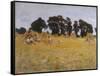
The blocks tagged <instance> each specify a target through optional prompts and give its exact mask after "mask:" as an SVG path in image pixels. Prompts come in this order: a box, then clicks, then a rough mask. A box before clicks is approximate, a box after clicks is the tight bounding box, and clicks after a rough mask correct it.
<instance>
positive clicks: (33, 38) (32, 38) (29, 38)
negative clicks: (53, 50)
mask: <svg viewBox="0 0 100 76" xmlns="http://www.w3.org/2000/svg"><path fill="white" fill-rule="evenodd" d="M25 42H26V43H27V44H31V43H34V44H36V42H40V38H39V36H38V33H36V32H35V33H33V32H32V31H31V29H29V30H28V31H27V32H26V33H25Z"/></svg>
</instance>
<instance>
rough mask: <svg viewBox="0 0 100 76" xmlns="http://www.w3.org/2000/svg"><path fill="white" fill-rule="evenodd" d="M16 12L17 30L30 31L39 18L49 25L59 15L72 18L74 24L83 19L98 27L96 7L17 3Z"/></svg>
mask: <svg viewBox="0 0 100 76" xmlns="http://www.w3.org/2000/svg"><path fill="white" fill-rule="evenodd" d="M15 11H16V13H15V27H16V28H20V27H25V28H26V29H28V28H29V27H30V26H31V23H32V22H33V21H35V20H37V19H38V18H39V17H42V19H44V20H45V21H46V23H47V20H48V18H49V17H50V16H57V15H62V16H63V17H64V18H65V19H66V17H70V18H71V20H72V22H73V21H74V20H77V21H78V20H79V19H83V20H85V21H87V22H88V23H90V24H92V26H93V27H96V7H84V6H71V5H53V4H35V3H20V2H16V4H15ZM94 33H95V32H94Z"/></svg>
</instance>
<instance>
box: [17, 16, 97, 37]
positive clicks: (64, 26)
mask: <svg viewBox="0 0 100 76" xmlns="http://www.w3.org/2000/svg"><path fill="white" fill-rule="evenodd" d="M47 23H48V24H46V22H45V20H43V19H42V18H41V17H39V18H38V19H37V20H35V21H33V22H32V24H31V26H30V28H31V29H32V31H35V32H38V33H41V32H42V29H43V28H45V29H46V28H48V27H49V28H50V30H52V34H53V35H54V34H58V35H66V34H67V35H69V36H70V35H71V33H72V31H74V32H75V35H76V37H79V35H78V32H79V30H80V36H81V37H85V36H86V35H87V33H93V26H92V25H91V24H89V23H88V22H86V21H84V20H82V19H79V21H74V24H72V21H71V19H70V18H69V17H66V19H64V18H63V16H61V15H58V16H52V17H49V18H48V20H47ZM25 31H26V29H25V28H20V29H16V32H18V33H20V34H21V33H25ZM95 31H96V28H95Z"/></svg>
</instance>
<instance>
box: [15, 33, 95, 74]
mask: <svg viewBox="0 0 100 76" xmlns="http://www.w3.org/2000/svg"><path fill="white" fill-rule="evenodd" d="M51 38H52V43H50V44H49V43H48V40H47V39H46V38H45V37H43V41H41V42H38V43H36V44H26V43H25V41H24V36H23V35H19V34H16V50H15V58H16V59H15V63H16V66H15V67H16V73H32V72H48V71H65V70H79V69H95V68H96V41H95V39H94V40H93V41H92V43H91V44H89V43H88V42H87V41H85V40H86V39H85V38H74V37H70V38H65V37H63V36H51Z"/></svg>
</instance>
